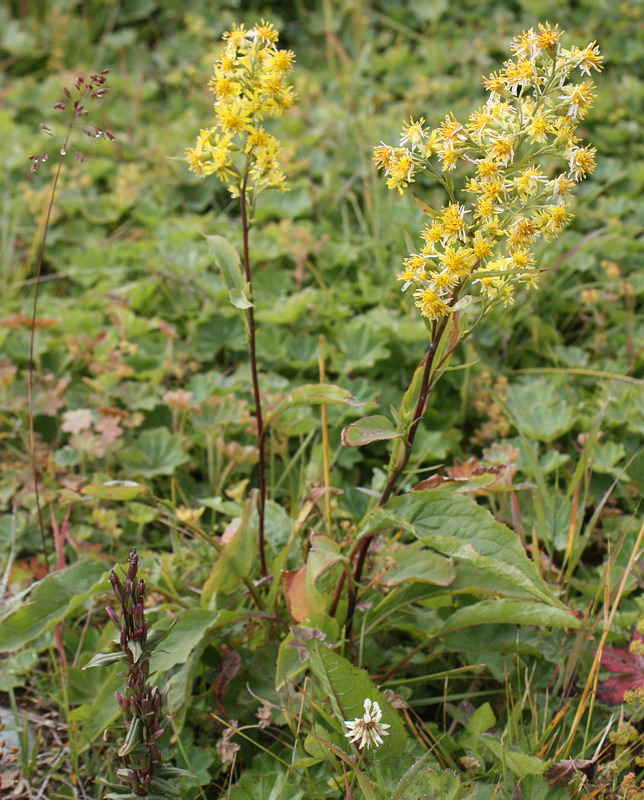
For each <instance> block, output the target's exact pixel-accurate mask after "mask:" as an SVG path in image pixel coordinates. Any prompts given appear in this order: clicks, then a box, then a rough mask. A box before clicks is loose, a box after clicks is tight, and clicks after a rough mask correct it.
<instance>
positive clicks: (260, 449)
mask: <svg viewBox="0 0 644 800" xmlns="http://www.w3.org/2000/svg"><path fill="white" fill-rule="evenodd" d="M247 191H248V190H247V179H246V178H244V181H243V183H242V187H241V191H240V193H239V206H240V212H241V224H242V263H243V265H244V277H245V278H246V282H247V284H248V287H249V289H250V294H251V297H252V296H253V279H252V275H251V271H250V257H249V253H248V250H249V246H248V245H249V233H250V224H249V221H248V207H247V203H248V196H247ZM246 313H247V319H248V353H249V358H250V371H251V377H252V382H253V400H254V402H255V420H256V426H257V470H258V473H259V494H258V496H257V517H258V523H259V524H258V528H259V537H258V538H259V563H260V567H261V570H262V575H267V574H268V565H267V563H266V544H265V540H266V536H265V533H264V519H265V507H266V437H265V433H266V431H265V430H264V419H263V416H262V396H261V394H260V391H259V370H258V368H257V343H256V342H257V340H256V336H255V311H254V308H253V306H252V305H251V306H250V307H249V308H248V309H247V311H246Z"/></svg>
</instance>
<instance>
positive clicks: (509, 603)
mask: <svg viewBox="0 0 644 800" xmlns="http://www.w3.org/2000/svg"><path fill="white" fill-rule="evenodd" d="M486 623H506V624H508V625H539V626H541V627H548V628H578V627H579V625H580V622H579V620H578V619H576V617H573V615H572V614H571V613H570V612H568V611H566V610H565V609H563V608H558V607H557V606H552V605H546V604H545V603H539V602H536V601H534V600H523V599H521V600H520V599H515V598H512V597H500V598H498V599H496V600H482V601H481V602H480V603H474V604H473V605H469V606H465V607H464V608H459V610H458V611H455V612H454V613H453V614H452V615H451V616H450V617H449V619H448V620H447V621H446V622H445V627H444V628H443V629H442V631H441V632H442V633H450V632H451V631H455V630H458V628H465V627H468V626H469V625H483V624H486Z"/></svg>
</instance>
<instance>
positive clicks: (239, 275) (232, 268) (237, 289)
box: [204, 236, 253, 310]
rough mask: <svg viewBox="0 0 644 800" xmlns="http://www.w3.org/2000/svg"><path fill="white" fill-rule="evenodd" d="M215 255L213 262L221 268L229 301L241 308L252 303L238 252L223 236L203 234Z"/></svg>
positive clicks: (247, 306)
mask: <svg viewBox="0 0 644 800" xmlns="http://www.w3.org/2000/svg"><path fill="white" fill-rule="evenodd" d="M204 238H205V240H206V241H207V242H208V244H209V245H210V249H211V250H212V251H213V253H214V256H215V264H216V265H217V267H218V268H219V269H220V270H221V274H222V277H223V279H224V283H225V284H226V288H227V289H228V297H229V298H230V302H231V303H232V304H233V305H234V306H235V308H239V309H240V310H243V309H245V308H250V307H251V306H252V305H253V303H252V300H251V297H250V287H249V285H248V282H247V281H246V277H245V276H244V271H243V269H242V265H241V261H240V259H239V253H238V252H237V250H236V249H235V248H234V247H233V246H232V244H230V242H229V241H227V240H226V239H224V237H223V236H204Z"/></svg>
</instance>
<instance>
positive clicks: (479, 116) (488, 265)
mask: <svg viewBox="0 0 644 800" xmlns="http://www.w3.org/2000/svg"><path fill="white" fill-rule="evenodd" d="M562 33H563V32H562V31H560V30H559V28H558V26H557V25H555V26H554V27H553V26H551V25H550V23H549V22H546V23H545V24H544V23H539V25H538V26H537V27H536V28H530V29H529V30H526V31H523V32H522V33H521V34H520V35H519V36H517V37H516V38H515V39H514V41H513V42H512V53H513V58H512V59H510V60H507V61H505V62H504V64H503V67H502V68H501V69H500V70H497V71H495V72H492V73H491V74H490V75H488V76H487V77H485V78H484V79H483V85H484V86H485V88H486V89H487V90H488V92H489V93H490V97H489V100H488V102H487V103H486V104H485V105H484V106H481V107H479V108H478V109H476V110H475V111H473V112H472V113H471V114H470V115H469V117H468V119H467V123H466V124H465V125H463V124H462V123H461V122H459V120H458V119H457V117H456V116H455V115H454V114H453V113H448V114H447V115H446V116H445V117H444V119H443V120H442V122H440V123H439V124H438V125H437V126H436V127H433V126H432V127H431V128H430V125H426V123H425V118H424V117H410V118H409V121H408V122H404V123H403V128H402V133H401V136H400V140H399V145H398V146H396V147H390V146H388V145H386V144H385V143H381V144H380V145H378V146H377V147H376V148H374V162H375V163H376V166H377V167H378V168H379V169H383V170H384V171H385V174H386V176H387V185H388V186H389V187H390V188H392V189H397V190H398V191H399V192H400V193H401V194H402V191H403V189H404V188H405V187H406V186H407V185H408V184H409V183H411V182H412V181H413V180H414V176H415V175H416V173H419V174H420V173H423V174H424V175H428V176H430V177H432V176H435V177H436V179H437V181H438V182H439V183H440V184H441V185H442V186H443V188H444V189H445V191H446V192H447V194H448V195H449V201H448V205H446V206H444V207H443V208H442V209H441V212H440V214H436V213H435V212H434V211H433V210H431V209H429V212H428V213H429V214H430V215H431V217H432V221H431V222H430V223H429V224H427V225H426V226H425V227H424V228H423V230H422V231H421V234H420V236H421V239H422V240H423V242H424V244H423V246H422V248H421V250H420V253H419V254H417V255H414V256H410V257H409V258H408V259H406V260H405V262H404V269H403V272H401V274H400V275H399V276H398V277H399V280H401V281H403V282H404V284H405V286H408V285H409V284H410V283H414V284H415V285H416V287H417V288H416V292H415V293H414V300H415V304H416V306H417V307H418V309H419V310H420V313H421V314H422V315H423V316H424V317H427V318H428V319H437V318H438V317H439V316H444V315H446V314H448V313H450V305H452V304H453V303H454V301H455V299H456V297H457V296H458V292H459V290H460V288H461V284H462V283H464V282H467V283H468V284H469V278H470V276H471V277H472V283H473V284H476V285H477V286H479V287H480V292H481V294H482V295H483V296H484V297H486V298H487V299H488V300H490V301H491V300H498V301H500V302H503V303H505V304H507V303H510V302H512V301H513V298H514V292H515V288H516V286H517V285H534V284H536V280H537V274H538V273H537V271H536V270H535V269H534V268H533V265H534V255H533V254H532V252H531V245H532V243H533V242H534V241H535V240H536V239H538V238H539V237H540V236H544V237H546V238H550V237H552V236H556V235H557V234H558V233H559V232H560V231H561V230H562V229H563V228H564V227H565V226H566V225H567V224H568V223H569V221H570V219H571V218H572V214H571V213H570V211H569V205H568V202H567V199H568V196H569V195H570V194H571V190H572V187H573V186H574V185H575V182H577V181H580V180H582V179H583V178H585V177H586V176H587V175H589V174H590V173H591V172H592V171H593V170H594V168H595V155H596V150H595V148H594V147H591V146H590V145H585V144H584V143H583V142H581V140H580V139H579V138H577V136H576V132H577V127H578V125H579V122H580V120H581V119H582V118H583V117H584V115H585V114H586V113H587V112H588V109H589V108H590V107H591V106H592V103H593V100H594V99H595V94H594V89H595V87H594V85H593V83H592V82H591V81H590V80H586V81H583V82H579V83H574V82H573V81H572V79H571V75H572V73H573V72H574V70H576V69H579V70H580V72H581V73H582V74H586V75H590V74H591V71H595V72H600V71H601V70H602V68H603V57H602V56H601V54H600V52H599V48H598V47H597V45H596V43H595V42H591V43H590V44H588V45H587V46H586V47H585V48H584V49H583V50H580V49H579V48H577V47H572V48H571V49H569V50H564V49H562V47H561V41H560V40H561V37H562ZM556 159H559V160H560V161H563V163H564V164H566V162H567V164H566V168H564V170H565V171H564V170H562V169H561V167H560V168H559V173H555V175H554V177H552V178H550V177H549V174H550V173H548V175H547V174H546V173H545V170H544V167H547V169H548V170H550V168H551V166H550V165H551V163H552V161H553V160H556ZM457 166H461V170H459V171H458V172H457V173H456V174H455V175H454V177H451V176H450V175H440V174H439V173H438V170H439V169H442V171H443V173H448V172H451V171H452V170H456V167H457ZM462 173H465V174H462ZM468 196H469V198H470V200H469V205H464V204H462V201H461V198H462V197H468ZM470 213H471V214H472V216H471V217H467V214H470ZM466 219H467V220H468V222H466V221H465V220H466ZM431 259H436V260H435V261H432V260H431ZM419 284H420V285H419ZM486 307H487V306H486Z"/></svg>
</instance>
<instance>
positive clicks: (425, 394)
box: [330, 283, 462, 634]
mask: <svg viewBox="0 0 644 800" xmlns="http://www.w3.org/2000/svg"><path fill="white" fill-rule="evenodd" d="M461 287H462V283H461V284H458V286H455V287H454V290H453V292H452V296H451V299H450V303H449V305H450V306H453V305H454V304H455V303H456V302H457V300H458V293H459V291H460V289H461ZM450 318H451V315H446V316H444V317H442V318H441V320H440V322H439V323H438V324H435V325H434V326H433V328H432V337H431V340H430V343H429V348H428V350H427V355H426V356H425V362H424V369H423V376H422V379H421V385H420V392H419V395H418V402H417V403H416V408H415V410H414V419H413V422H412V424H411V427H410V428H409V433H408V434H407V437H406V438H405V440H404V445H403V447H404V449H403V454H402V457H401V458H400V460H399V461H398V464H397V465H396V466H395V467H394V469H393V470H392V472H391V474H390V476H389V479H388V481H387V483H386V485H385V488H384V489H383V492H382V495H381V497H380V500H379V501H378V507H381V506H384V505H385V503H386V502H387V501H388V500H389V498H390V497H391V495H392V493H393V491H394V489H395V488H396V484H397V483H398V479H399V478H400V476H401V475H402V473H403V471H404V469H405V467H406V466H407V463H408V462H409V458H410V456H411V451H412V449H413V446H414V440H415V438H416V433H417V431H418V426H419V425H420V421H421V420H422V418H423V416H424V414H425V411H426V409H427V403H428V401H429V396H430V393H431V390H432V388H433V385H434V376H435V374H436V373H435V371H434V372H433V373H432V368H433V366H434V359H435V358H436V353H437V351H438V347H439V345H440V343H441V340H442V338H443V335H444V333H445V330H446V328H447V323H448V322H449V320H450ZM460 338H461V337H458V338H457V339H456V341H455V342H454V343H453V344H452V346H450V348H449V353H451V352H452V351H453V350H454V348H455V347H456V345H457V344H458V342H459V341H460ZM449 353H448V354H449ZM444 360H445V359H442V360H441V362H440V363H441V364H442V363H443V361H444ZM375 535H376V532H375V531H374V532H373V533H370V534H368V535H367V536H365V537H364V538H363V539H361V540H360V542H359V543H358V546H357V549H356V550H354V552H353V554H352V556H351V560H353V558H354V557H356V565H355V568H354V572H353V587H354V588H353V591H352V592H350V593H349V597H348V606H347V622H346V627H347V631H348V632H349V634H350V631H351V628H352V623H353V615H354V612H355V606H356V601H357V598H358V586H359V585H360V580H361V579H362V572H363V570H364V565H365V561H366V558H367V553H368V552H369V546H370V544H371V542H372V540H373V538H374V536H375ZM344 580H345V576H344V574H343V575H342V576H341V578H340V581H339V582H338V586H337V588H336V594H335V597H334V599H333V602H332V606H331V608H332V611H331V612H330V613H331V614H333V613H334V612H335V610H336V608H337V605H338V602H339V599H340V595H341V592H342V588H343V586H344Z"/></svg>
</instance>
